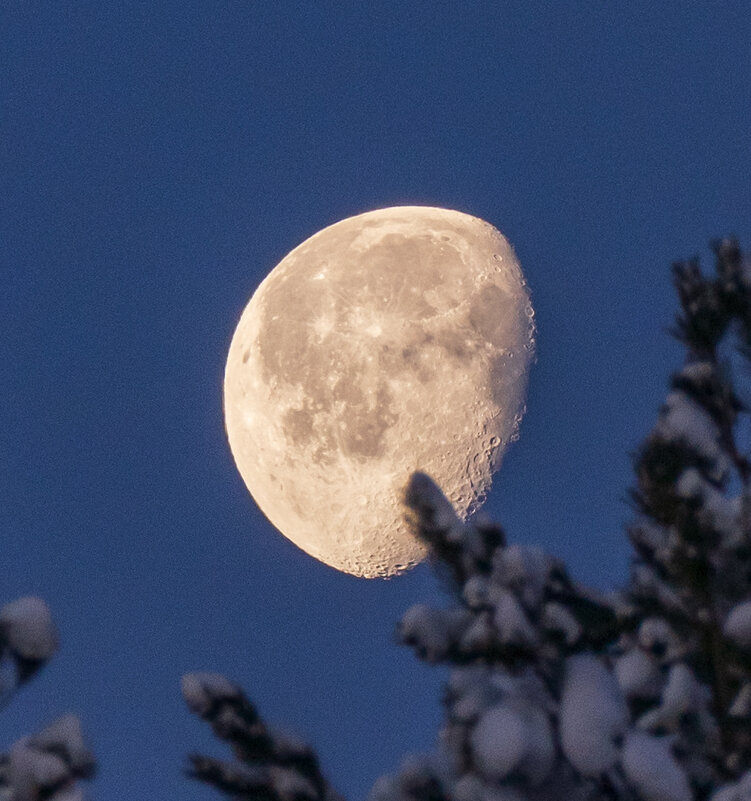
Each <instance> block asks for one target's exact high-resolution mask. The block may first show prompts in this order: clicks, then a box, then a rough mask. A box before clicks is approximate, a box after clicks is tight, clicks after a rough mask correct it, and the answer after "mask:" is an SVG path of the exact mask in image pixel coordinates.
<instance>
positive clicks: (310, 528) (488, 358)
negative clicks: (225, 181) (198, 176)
mask: <svg viewBox="0 0 751 801" xmlns="http://www.w3.org/2000/svg"><path fill="white" fill-rule="evenodd" d="M533 346H534V324H533V313H532V307H531V305H530V301H529V293H528V292H527V289H526V286H525V283H524V279H523V276H522V273H521V270H520V268H519V264H518V262H517V260H516V257H515V256H514V253H513V250H512V249H511V246H510V245H509V243H508V242H507V241H506V239H505V238H504V237H503V236H502V235H501V234H500V233H499V232H498V231H497V230H496V229H495V228H493V227H492V226H491V225H489V224H488V223H486V222H483V221H482V220H479V219H477V218H476V217H471V216H469V215H468V214H463V213H461V212H458V211H448V210H446V209H438V208H430V207H424V206H403V207H395V208H389V209H381V210H379V211H372V212H368V213H367V214H360V215H358V216H356V217H351V218H349V219H346V220H342V221H341V222H338V223H336V224H335V225H332V226H330V227H328V228H325V229H324V230H322V231H320V232H319V233H317V234H315V235H314V236H312V237H310V239H307V240H306V241H305V242H303V243H302V244H301V245H300V246H299V247H297V248H295V249H294V250H293V251H292V252H291V253H290V254H289V255H288V256H286V257H285V258H284V259H283V260H282V261H281V262H280V263H279V264H278V265H277V266H276V267H275V268H274V270H272V272H271V273H270V274H269V275H268V276H267V277H266V279H265V280H264V281H263V282H262V283H261V285H260V286H259V287H258V290H257V291H256V292H255V294H254V295H253V297H252V298H251V300H250V302H249V303H248V305H247V307H246V309H245V311H244V312H243V314H242V317H241V319H240V322H239V324H238V326H237V329H236V331H235V334H234V337H233V339H232V344H231V346H230V350H229V356H228V358H227V367H226V372H225V380H224V407H225V416H226V425H227V433H228V436H229V442H230V447H231V449H232V453H233V455H234V458H235V462H236V463H237V467H238V469H239V471H240V474H241V475H242V477H243V479H244V481H245V484H246V485H247V487H248V489H249V490H250V493H251V494H252V496H253V497H254V498H255V500H256V502H257V503H258V506H259V507H260V508H261V510H262V511H263V513H264V514H265V515H266V517H267V518H268V519H269V520H270V521H271V522H272V523H273V524H274V526H276V528H278V529H279V531H281V532H282V533H283V534H284V535H285V536H286V537H288V538H289V539H290V540H292V542H294V543H295V544H296V545H298V546H299V547H300V548H302V549H303V550H305V551H307V552H308V553H309V554H310V555H312V556H314V557H316V558H317V559H320V560H321V561H323V562H326V563H327V564H329V565H331V566H332V567H335V568H337V569H339V570H343V571H345V572H347V573H352V574H354V575H356V576H366V577H375V576H389V575H393V574H395V573H399V572H401V571H403V570H405V569H407V568H408V567H410V566H412V565H414V564H416V563H417V562H419V561H420V560H421V559H422V557H423V556H424V553H425V549H424V546H423V545H422V544H421V543H420V542H418V541H417V540H416V539H415V537H414V536H413V535H412V534H411V533H410V532H409V531H408V529H407V527H406V525H405V523H404V520H403V514H404V513H403V508H402V503H401V498H402V492H403V489H404V487H405V485H406V483H407V480H408V478H409V476H410V474H411V473H412V472H413V471H414V470H417V469H419V470H423V471H425V472H426V473H428V474H430V475H431V476H432V477H433V478H434V479H435V480H436V481H437V482H438V483H439V484H440V485H441V487H442V488H443V490H444V492H446V494H447V496H448V497H449V499H450V500H451V501H452V503H453V504H454V506H455V508H456V510H457V511H458V512H459V513H460V514H461V515H462V516H466V514H468V513H469V512H471V511H472V510H473V509H474V508H476V507H477V505H479V503H480V502H481V501H482V499H483V497H484V495H485V493H486V492H487V490H488V489H489V486H490V482H491V475H492V473H493V471H494V470H496V469H497V468H498V466H499V464H500V460H501V455H502V453H503V450H504V448H505V447H506V445H507V444H508V443H509V442H510V441H512V440H513V439H515V438H516V436H517V429H518V425H519V421H520V419H521V415H522V413H523V409H524V396H525V391H526V378H527V369H528V366H529V363H530V360H531V358H532V355H533Z"/></svg>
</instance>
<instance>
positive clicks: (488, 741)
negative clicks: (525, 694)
mask: <svg viewBox="0 0 751 801" xmlns="http://www.w3.org/2000/svg"><path fill="white" fill-rule="evenodd" d="M471 745H472V753H473V756H474V759H475V763H476V765H477V767H478V769H479V771H480V773H481V774H482V775H483V776H484V777H485V778H487V779H489V780H500V779H505V778H506V777H508V776H509V775H510V774H512V773H516V774H518V775H520V776H524V777H525V778H526V779H527V780H528V781H529V782H530V783H531V784H533V785H537V784H540V783H541V782H543V781H545V779H546V778H547V776H548V773H549V772H550V769H551V768H552V766H553V762H554V761H555V745H554V742H553V734H552V730H551V726H550V722H549V720H548V717H547V715H546V714H545V713H544V712H543V711H542V710H541V709H539V708H537V707H535V706H534V705H532V704H529V703H524V702H520V701H518V700H516V699H513V698H512V699H509V701H508V702H505V703H502V704H499V705H498V706H494V707H491V708H490V709H488V710H487V711H486V712H485V714H483V716H482V717H481V718H480V720H479V721H478V723H477V725H476V726H475V728H474V731H473V732H472V737H471Z"/></svg>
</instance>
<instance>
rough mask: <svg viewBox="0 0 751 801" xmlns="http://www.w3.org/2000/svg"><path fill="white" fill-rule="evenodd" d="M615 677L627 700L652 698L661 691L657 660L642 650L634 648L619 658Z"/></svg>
mask: <svg viewBox="0 0 751 801" xmlns="http://www.w3.org/2000/svg"><path fill="white" fill-rule="evenodd" d="M615 676H616V678H617V679H618V684H619V685H620V688H621V690H622V692H623V694H624V695H625V696H626V697H627V698H651V697H653V696H655V695H657V694H658V693H659V691H660V683H661V682H660V668H659V665H658V663H657V660H656V659H655V658H654V657H653V656H651V655H650V654H646V653H644V651H642V650H641V648H632V649H631V650H630V651H628V652H627V653H625V654H623V655H622V656H620V657H618V659H617V660H616V662H615Z"/></svg>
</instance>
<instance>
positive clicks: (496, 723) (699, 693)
mask: <svg viewBox="0 0 751 801" xmlns="http://www.w3.org/2000/svg"><path fill="white" fill-rule="evenodd" d="M713 249H714V253H715V266H716V269H715V272H714V274H713V275H712V276H710V277H707V276H705V275H704V274H703V273H702V271H701V269H700V266H699V264H698V262H697V261H696V260H693V261H689V262H684V263H680V264H676V265H674V268H673V274H674V281H675V286H676V289H677V292H678V297H679V301H680V312H679V314H678V317H677V320H676V324H675V328H674V331H673V333H674V335H675V336H676V337H677V338H678V339H679V340H680V341H681V343H682V344H683V345H684V346H685V349H686V361H685V364H684V365H683V367H682V369H680V370H679V371H678V372H676V373H675V374H674V375H673V376H672V378H671V381H670V392H669V394H668V396H667V398H666V400H665V403H664V405H663V406H662V408H661V409H660V411H659V415H658V418H657V422H656V425H655V426H654V428H653V430H652V431H651V433H650V434H649V435H648V437H647V438H646V441H645V442H644V443H643V445H642V446H641V447H640V448H639V450H638V452H637V453H636V454H635V474H636V478H635V484H634V486H633V488H632V490H631V493H630V498H631V503H632V506H633V521H632V523H631V525H630V526H629V528H628V532H627V533H628V536H629V539H630V541H631V543H632V546H633V559H632V568H631V574H630V576H629V578H628V580H627V581H626V582H625V584H624V586H623V587H622V588H620V589H617V590H614V591H613V592H611V593H608V594H602V593H598V592H594V591H592V590H590V589H587V588H586V587H583V586H581V585H579V584H577V583H576V582H574V581H573V580H572V579H571V578H570V576H569V575H568V573H567V571H566V568H565V566H564V565H563V564H562V563H561V562H560V561H559V560H557V559H554V558H552V557H551V556H549V555H548V554H546V553H545V552H544V551H543V550H541V549H540V548H536V547H529V546H520V545H515V544H509V543H508V542H507V540H506V537H505V534H504V532H503V530H502V529H501V528H500V527H499V526H497V525H495V524H493V523H487V522H484V521H480V520H476V521H470V522H467V523H464V522H462V521H461V520H460V519H459V518H458V517H457V516H456V514H455V512H454V510H453V508H452V506H451V504H450V503H449V502H448V500H447V499H446V498H445V496H444V495H443V493H442V492H441V490H440V488H439V487H438V486H436V484H435V483H434V482H433V481H432V480H431V479H430V478H429V477H428V476H426V475H424V474H421V473H416V474H414V475H413V476H412V478H411V479H410V482H409V484H408V486H407V488H406V492H405V504H406V508H407V510H408V516H409V519H410V522H411V525H412V527H413V529H414V531H415V533H416V534H417V535H418V536H420V537H421V538H422V539H423V540H424V541H425V542H427V543H428V544H429V546H430V551H431V555H432V556H431V558H432V559H433V562H434V564H435V566H436V570H437V571H438V572H439V573H440V574H441V575H442V576H443V578H444V580H445V583H446V585H447V587H448V588H449V590H450V594H451V596H450V597H451V599H452V603H451V605H449V606H447V607H446V608H441V609H438V608H432V607H428V606H424V605H417V606H414V607H412V608H411V609H410V610H408V611H407V613H406V614H405V615H404V617H403V618H402V620H401V622H400V623H399V625H398V630H397V631H398V637H399V640H400V641H401V642H402V643H403V644H405V645H407V646H409V647H411V648H412V649H413V650H414V651H415V653H416V655H417V656H418V658H420V659H423V660H426V661H428V662H430V663H433V664H446V665H449V666H450V667H451V668H452V670H451V673H450V677H449V680H448V683H447V686H446V690H445V696H444V701H443V703H444V707H445V721H444V724H443V727H442V729H441V731H440V735H439V742H438V744H437V747H436V750H435V752H434V753H432V754H429V755H427V756H422V757H410V758H408V759H407V760H405V762H404V764H403V765H402V766H401V768H400V770H399V771H398V772H397V773H396V774H394V775H393V776H387V777H384V778H382V779H380V780H379V781H378V782H377V783H376V785H375V786H374V787H373V789H372V791H371V795H370V799H371V801H443V800H444V799H445V800H446V801H449V800H450V801H559V800H560V799H566V801H604V800H605V799H617V801H706V799H712V801H749V800H750V799H751V725H750V724H751V717H750V716H751V508H750V506H749V504H750V498H749V494H750V491H751V490H750V486H749V484H750V481H749V472H750V468H749V462H748V456H747V454H746V453H745V452H744V449H743V447H742V445H741V440H742V439H743V436H742V435H743V431H744V427H745V426H747V425H748V422H749V419H748V418H749V407H748V406H747V404H746V403H745V402H744V400H743V397H742V396H743V392H742V388H743V381H744V377H745V376H744V371H746V370H747V369H748V367H749V362H751V265H749V264H748V263H747V262H745V261H744V259H743V257H742V254H741V251H740V249H739V247H738V244H737V242H735V241H734V240H732V239H726V240H722V241H719V242H717V243H715V244H714V246H713ZM183 692H184V695H185V698H186V700H187V702H188V705H189V707H190V709H191V710H192V711H193V712H195V713H196V714H198V715H199V716H200V717H201V718H202V719H204V720H206V721H208V722H209V723H210V724H211V726H212V727H213V730H214V732H215V733H216V734H217V736H218V737H219V738H220V739H222V740H224V741H226V742H227V743H229V744H230V745H231V747H232V750H233V754H234V759H232V760H227V761H224V760H219V759H215V758H212V757H204V756H192V757H191V768H190V770H189V773H190V775H192V776H194V777H195V778H197V779H200V780H202V781H204V782H207V783H208V784H210V785H212V786H213V787H215V788H216V789H218V790H221V791H222V792H224V793H226V794H228V795H230V796H233V797H235V798H238V799H247V801H256V800H257V801H321V800H322V799H325V798H328V797H333V796H334V793H333V791H332V790H331V789H330V787H329V785H328V784H327V783H326V781H325V780H324V779H323V777H322V775H321V772H320V769H319V767H318V763H317V761H316V759H315V756H314V755H313V753H312V751H311V750H310V749H309V748H308V747H307V746H305V745H303V744H300V743H291V742H290V741H288V740H286V739H284V738H281V737H278V736H276V735H274V734H273V733H271V732H270V730H269V729H268V728H267V726H266V725H265V724H264V723H263V721H262V720H261V719H260V717H259V716H258V713H257V711H256V710H255V708H254V707H253V706H252V705H251V704H250V702H249V701H248V700H247V699H246V697H245V696H244V694H243V693H242V690H241V689H240V688H239V687H237V686H236V685H234V684H232V683H231V682H229V681H227V680H226V679H224V678H223V677H220V676H216V675H213V674H191V675H188V676H186V677H184V679H183Z"/></svg>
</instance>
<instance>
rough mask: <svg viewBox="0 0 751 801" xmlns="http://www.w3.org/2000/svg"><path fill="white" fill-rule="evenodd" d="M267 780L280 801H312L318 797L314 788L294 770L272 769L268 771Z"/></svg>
mask: <svg viewBox="0 0 751 801" xmlns="http://www.w3.org/2000/svg"><path fill="white" fill-rule="evenodd" d="M269 779H270V784H271V786H272V787H273V788H274V790H276V793H277V795H278V797H279V799H280V801H301V800H302V799H306V798H309V799H311V800H312V799H315V798H316V797H317V796H318V793H317V792H316V788H315V787H313V785H312V784H311V783H310V782H309V781H308V780H307V779H306V778H305V777H304V776H302V775H301V774H300V773H298V772H297V771H296V770H291V769H289V768H279V767H272V768H270V769H269Z"/></svg>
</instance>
